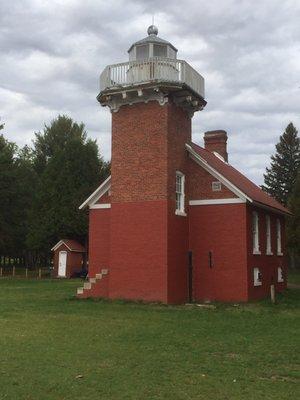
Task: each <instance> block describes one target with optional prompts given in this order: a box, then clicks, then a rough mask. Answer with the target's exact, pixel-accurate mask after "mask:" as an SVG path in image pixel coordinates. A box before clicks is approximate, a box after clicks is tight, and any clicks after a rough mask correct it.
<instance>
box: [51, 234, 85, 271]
mask: <svg viewBox="0 0 300 400" xmlns="http://www.w3.org/2000/svg"><path fill="white" fill-rule="evenodd" d="M51 250H52V251H53V252H54V257H53V276H54V277H57V278H71V277H73V276H74V275H76V274H77V273H79V272H80V271H81V270H82V269H83V262H84V257H85V248H84V247H83V246H82V244H80V243H79V242H77V241H76V240H72V239H62V240H60V241H59V242H58V243H56V245H55V246H53V247H52V249H51Z"/></svg>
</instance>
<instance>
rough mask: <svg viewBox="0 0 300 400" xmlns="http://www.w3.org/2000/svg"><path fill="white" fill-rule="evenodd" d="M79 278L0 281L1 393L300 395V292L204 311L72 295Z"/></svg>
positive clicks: (36, 396)
mask: <svg viewBox="0 0 300 400" xmlns="http://www.w3.org/2000/svg"><path fill="white" fill-rule="evenodd" d="M78 285H79V282H78V280H64V281H58V280H52V281H51V280H40V281H37V280H27V281H26V280H25V279H23V280H21V279H19V280H17V279H16V280H13V279H2V280H0V288H1V290H0V314H1V319H0V329H1V335H0V347H1V366H2V370H1V371H2V373H1V374H0V385H1V396H2V398H3V400H14V399H16V400H19V399H20V400H23V399H24V400H25V399H28V400H29V399H30V400H41V399H45V400H62V399H65V400H71V399H72V400H86V399H89V400H100V399H101V400H102V399H104V400H141V399H143V400H292V399H297V398H298V397H299V378H300V376H299V346H300V343H299V305H300V290H287V291H286V293H285V294H284V296H278V304H276V305H275V306H274V305H271V304H270V301H264V302H258V303H252V304H240V305H238V306H233V305H217V308H216V309H201V308H200V307H197V306H177V307H175V306H172V307H170V306H169V307H168V306H160V305H140V304H134V303H131V304H130V303H127V304H120V303H119V302H109V301H84V300H81V301H79V300H73V301H71V298H72V296H74V293H75V292H76V287H77V286H78ZM297 393H298V395H297Z"/></svg>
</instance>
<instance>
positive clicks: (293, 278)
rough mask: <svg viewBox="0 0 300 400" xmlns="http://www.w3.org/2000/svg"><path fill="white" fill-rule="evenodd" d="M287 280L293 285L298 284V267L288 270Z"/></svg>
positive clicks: (299, 272)
mask: <svg viewBox="0 0 300 400" xmlns="http://www.w3.org/2000/svg"><path fill="white" fill-rule="evenodd" d="M288 282H289V283H293V284H295V285H300V269H299V268H298V269H294V270H289V272H288Z"/></svg>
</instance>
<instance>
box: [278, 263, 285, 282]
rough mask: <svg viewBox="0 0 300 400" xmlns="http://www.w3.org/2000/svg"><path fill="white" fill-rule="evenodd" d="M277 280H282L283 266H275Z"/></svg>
mask: <svg viewBox="0 0 300 400" xmlns="http://www.w3.org/2000/svg"><path fill="white" fill-rule="evenodd" d="M277 282H278V283H282V282H284V275H283V267H277Z"/></svg>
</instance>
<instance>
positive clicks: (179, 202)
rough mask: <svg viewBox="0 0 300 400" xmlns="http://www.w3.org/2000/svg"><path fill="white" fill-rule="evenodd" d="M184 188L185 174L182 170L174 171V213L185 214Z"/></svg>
mask: <svg viewBox="0 0 300 400" xmlns="http://www.w3.org/2000/svg"><path fill="white" fill-rule="evenodd" d="M178 179H179V182H178ZM184 189H185V176H184V174H183V173H182V172H180V171H176V180H175V196H176V210H175V214H176V215H181V216H186V213H185V192H184Z"/></svg>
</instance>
